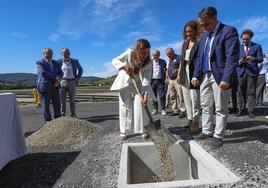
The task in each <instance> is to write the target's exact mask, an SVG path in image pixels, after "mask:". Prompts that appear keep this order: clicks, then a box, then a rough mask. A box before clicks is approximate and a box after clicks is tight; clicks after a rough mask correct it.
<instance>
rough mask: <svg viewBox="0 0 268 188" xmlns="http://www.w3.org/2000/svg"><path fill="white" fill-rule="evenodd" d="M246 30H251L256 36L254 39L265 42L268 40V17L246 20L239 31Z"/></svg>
mask: <svg viewBox="0 0 268 188" xmlns="http://www.w3.org/2000/svg"><path fill="white" fill-rule="evenodd" d="M244 29H251V30H252V31H253V32H254V33H255V34H254V39H256V40H259V41H261V40H263V39H267V38H268V17H267V16H258V17H256V16H255V17H250V18H248V19H246V20H245V22H244V23H243V24H242V26H241V28H240V29H239V30H240V31H241V32H242V31H243V30H244Z"/></svg>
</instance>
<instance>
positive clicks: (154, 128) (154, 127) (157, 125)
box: [132, 77, 177, 146]
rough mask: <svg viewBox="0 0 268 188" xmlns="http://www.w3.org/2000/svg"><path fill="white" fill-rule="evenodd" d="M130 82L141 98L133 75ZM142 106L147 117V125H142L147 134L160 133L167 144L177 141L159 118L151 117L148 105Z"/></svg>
mask: <svg viewBox="0 0 268 188" xmlns="http://www.w3.org/2000/svg"><path fill="white" fill-rule="evenodd" d="M132 82H133V84H134V86H135V89H136V91H137V93H138V95H139V96H140V98H141V99H142V98H143V96H142V94H141V91H140V88H139V86H138V84H137V82H136V80H135V78H134V77H133V78H132ZM143 108H144V109H145V112H146V114H147V116H148V118H149V125H146V126H144V128H145V129H146V130H147V131H148V132H149V134H155V135H161V134H162V135H163V136H164V137H165V139H166V141H167V142H168V144H169V146H171V145H173V144H175V143H176V142H177V139H176V138H175V137H174V136H173V135H172V134H171V132H170V131H169V130H168V129H167V128H166V127H164V126H163V125H161V122H160V119H159V120H156V121H154V120H153V118H152V115H151V113H150V111H149V109H148V106H147V105H145V106H143Z"/></svg>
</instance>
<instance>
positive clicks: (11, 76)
mask: <svg viewBox="0 0 268 188" xmlns="http://www.w3.org/2000/svg"><path fill="white" fill-rule="evenodd" d="M103 79H104V78H100V77H95V76H85V77H82V78H81V81H80V83H85V82H87V83H88V82H95V81H100V80H103ZM36 80H37V74H33V73H6V74H0V82H3V83H5V82H6V83H17V84H20V85H32V86H33V85H35V84H36Z"/></svg>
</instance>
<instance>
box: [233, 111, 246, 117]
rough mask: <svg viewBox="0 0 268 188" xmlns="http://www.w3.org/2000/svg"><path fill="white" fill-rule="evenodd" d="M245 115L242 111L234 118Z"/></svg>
mask: <svg viewBox="0 0 268 188" xmlns="http://www.w3.org/2000/svg"><path fill="white" fill-rule="evenodd" d="M243 115H245V113H244V111H241V110H239V111H238V113H237V114H236V115H235V116H243Z"/></svg>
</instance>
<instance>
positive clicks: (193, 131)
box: [189, 123, 199, 133]
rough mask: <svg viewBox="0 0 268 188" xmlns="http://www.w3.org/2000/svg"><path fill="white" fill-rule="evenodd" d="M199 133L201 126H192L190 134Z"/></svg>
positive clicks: (195, 124) (194, 124)
mask: <svg viewBox="0 0 268 188" xmlns="http://www.w3.org/2000/svg"><path fill="white" fill-rule="evenodd" d="M197 131H199V124H198V123H192V124H191V125H190V131H189V132H190V133H196V132H197Z"/></svg>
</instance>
